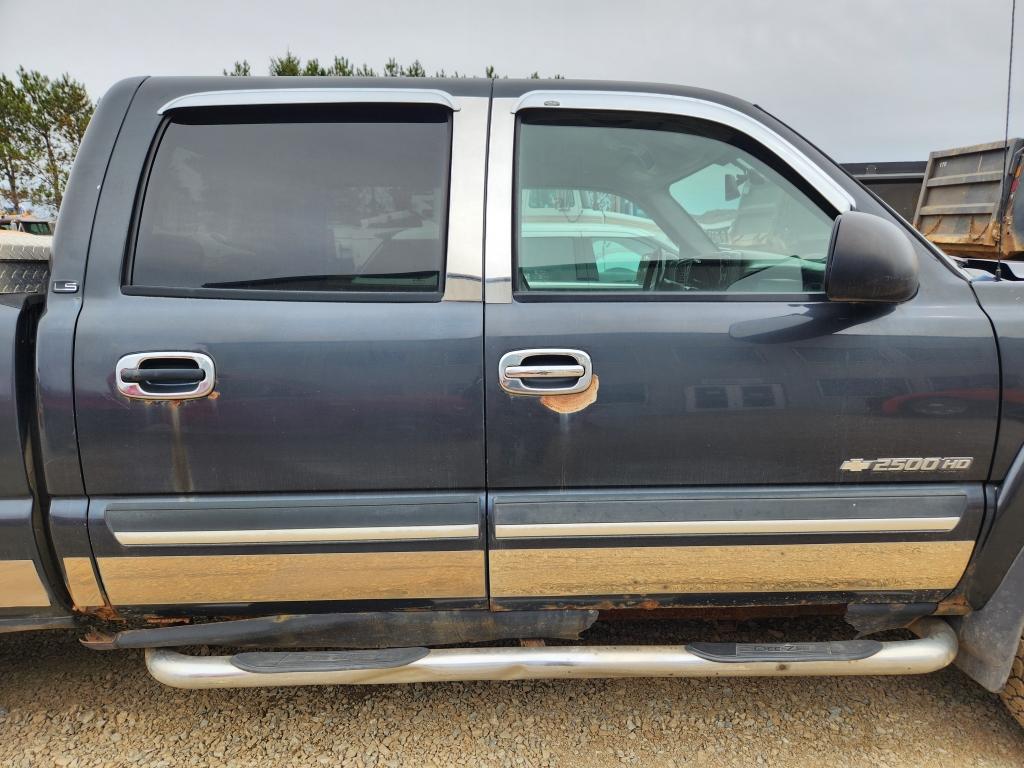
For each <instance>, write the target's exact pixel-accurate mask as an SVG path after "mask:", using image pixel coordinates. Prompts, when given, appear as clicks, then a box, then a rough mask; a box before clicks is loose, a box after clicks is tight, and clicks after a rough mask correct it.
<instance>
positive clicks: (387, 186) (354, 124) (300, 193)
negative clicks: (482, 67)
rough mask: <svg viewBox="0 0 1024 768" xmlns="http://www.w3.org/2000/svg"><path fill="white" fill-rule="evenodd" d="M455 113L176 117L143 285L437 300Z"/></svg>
mask: <svg viewBox="0 0 1024 768" xmlns="http://www.w3.org/2000/svg"><path fill="white" fill-rule="evenodd" d="M450 143H451V142H450V130H449V118H448V114H447V113H446V112H445V111H444V110H441V109H439V108H433V107H405V106H402V107H398V106H387V107H371V106H367V105H360V106H358V107H356V106H351V105H345V106H331V107H312V108H307V107H295V106H292V107H288V108H252V107H250V108H241V109H238V108H236V109H232V110H219V109H216V110H194V111H193V112H192V113H191V114H188V113H185V114H175V115H174V117H173V119H172V121H171V122H170V123H169V124H168V125H167V126H166V130H165V132H164V134H163V138H162V139H161V140H160V144H159V147H158V149H157V152H156V156H155V157H154V159H153V163H152V168H151V171H150V174H149V180H148V183H147V186H146V191H145V197H144V201H143V203H142V209H141V214H140V216H139V221H138V226H137V239H136V247H135V257H134V261H133V266H132V274H131V283H133V284H134V285H138V286H152V287H164V288H193V289H194V288H200V289H220V290H225V289H229V290H230V289H236V290H254V289H262V290H277V291H281V290H287V291H401V292H435V293H436V292H437V291H439V290H440V288H441V272H442V270H443V263H444V241H445V226H446V225H445V221H446V208H447V186H448V163H449V160H448V157H449V150H450Z"/></svg>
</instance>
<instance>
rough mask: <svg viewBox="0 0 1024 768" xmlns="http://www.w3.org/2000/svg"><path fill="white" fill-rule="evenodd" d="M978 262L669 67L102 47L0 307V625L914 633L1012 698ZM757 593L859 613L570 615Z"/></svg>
mask: <svg viewBox="0 0 1024 768" xmlns="http://www.w3.org/2000/svg"><path fill="white" fill-rule="evenodd" d="M1018 277H1019V275H1018V273H1017V272H1015V271H1014V270H1013V269H1012V268H1010V267H1008V266H1007V265H1005V264H1004V265H1002V266H1001V267H999V268H998V269H996V268H993V269H991V270H988V271H986V270H984V269H981V268H978V267H976V266H969V267H965V266H964V265H963V264H962V263H960V262H957V261H955V260H952V259H950V258H948V257H947V256H945V255H944V254H942V253H941V252H940V251H938V250H936V249H935V248H934V246H932V245H930V244H929V243H928V242H927V241H926V240H924V238H923V237H921V236H920V235H918V234H916V233H915V232H914V231H913V230H912V229H911V228H910V227H909V225H907V224H906V223H905V222H903V221H902V220H900V219H899V218H898V217H896V216H894V215H893V214H892V213H890V211H889V210H888V209H887V208H885V207H884V206H883V205H882V204H881V203H879V202H878V201H877V200H876V198H874V197H873V196H872V195H870V194H869V193H868V192H866V191H865V190H864V189H863V188H862V187H860V186H859V185H858V184H857V183H856V182H855V181H853V180H852V179H851V178H850V177H849V176H847V175H846V174H845V173H844V172H843V171H842V170H841V169H840V168H839V167H838V166H837V165H836V164H835V163H833V162H832V161H831V160H829V159H828V158H827V157H825V156H824V155H823V154H822V153H821V152H820V151H818V150H817V149H816V148H815V147H814V146H813V145H811V144H810V143H808V142H807V141H806V140H805V139H803V138H801V137H800V136H799V135H798V134H796V133H795V132H794V131H792V130H791V129H790V128H788V127H786V126H785V125H784V124H782V123H781V122H780V121H778V120H777V119H775V118H774V117H772V116H771V115H769V114H767V113H766V112H764V111H762V110H760V109H759V108H757V107H754V106H751V105H749V104H746V103H744V102H742V101H739V100H737V99H734V98H730V97H727V96H723V95H720V94H716V93H711V92H708V91H703V90H696V89H690V88H681V87H675V86H663V85H642V84H622V83H607V82H600V83H595V82H573V81H565V80H557V81H552V82H538V81H535V80H531V81H513V80H496V81H493V82H491V81H487V80H436V81H431V80H423V79H416V80H401V79H387V80H354V79H348V78H345V79H338V80H331V79H322V78H316V79H301V78H270V79H261V78H224V79H221V78H212V79H211V78H136V79H131V80H125V81H123V82H120V83H118V84H117V85H115V86H114V87H113V89H112V90H111V91H110V92H109V93H108V94H107V96H106V97H105V98H104V99H103V100H102V101H101V102H100V106H99V108H98V110H97V112H96V115H95V117H94V118H93V121H92V123H91V125H90V127H89V129H88V132H87V134H86V137H85V140H84V143H83V145H82V149H81V152H80V153H79V156H78V158H77V160H76V164H75V167H74V171H73V173H72V177H71V180H70V183H69V187H68V190H67V194H66V196H65V201H64V206H63V209H62V211H61V225H60V227H59V228H58V230H57V233H56V237H55V242H54V247H53V256H52V273H51V275H50V281H49V285H48V290H47V292H46V294H45V295H31V294H12V295H8V296H6V297H5V298H4V300H3V305H2V308H0V328H2V332H0V343H2V344H3V345H5V346H4V347H3V349H4V353H3V355H2V356H0V360H2V361H3V363H2V370H0V382H2V391H0V427H2V429H0V451H2V453H3V463H2V464H0V466H2V468H3V472H2V474H0V484H2V495H3V501H2V503H0V507H2V517H0V521H2V522H0V524H2V526H3V529H4V530H3V536H2V537H0V547H2V549H0V556H2V558H3V560H2V562H0V605H2V606H3V607H2V608H0V612H2V618H0V625H2V626H3V628H4V629H5V630H7V631H15V630H26V629H39V628H44V627H62V628H67V627H75V628H78V629H79V630H80V631H81V632H82V633H83V642H85V643H86V645H88V646H90V647H92V648H96V649H113V648H143V649H145V650H146V663H147V665H148V668H149V670H150V671H151V672H152V674H153V675H154V676H156V677H157V678H158V679H159V680H161V681H163V682H165V683H168V684H170V685H174V686H179V687H186V688H188V687H198V688H202V687H230V686H271V685H302V684H320V683H390V682H409V681H432V680H480V679H522V678H576V677H629V676H656V675H658V676H727V675H736V676H743V675H843V674H912V673H922V672H928V671H932V670H935V669H939V668H941V667H944V666H946V665H948V664H950V663H951V662H953V661H954V658H955V659H956V660H957V662H958V663H959V664H960V665H961V666H962V667H963V668H964V669H965V670H966V671H967V672H968V674H970V675H971V676H972V677H974V678H975V679H977V680H979V681H980V682H981V683H982V684H983V685H985V686H986V687H988V688H989V689H991V690H1001V689H1003V688H1004V686H1005V687H1006V691H1007V694H1006V696H1007V700H1008V701H1010V702H1011V704H1012V706H1014V707H1015V708H1016V709H1015V712H1016V714H1017V716H1018V717H1020V716H1021V707H1020V704H1021V699H1020V698H1019V693H1020V692H1021V688H1020V686H1021V685H1022V681H1021V679H1020V664H1021V663H1022V662H1021V660H1020V658H1019V651H1018V644H1019V641H1020V637H1021V625H1022V623H1024V589H1022V587H1024V556H1022V555H1021V554H1020V552H1021V547H1022V544H1024V508H1022V507H1024V490H1022V484H1024V453H1022V452H1021V446H1022V445H1024V407H1022V402H1024V395H1022V387H1024V315H1022V313H1021V310H1020V306H1021V299H1022V297H1024V283H1022V282H1021V281H1020V280H1019V279H1018ZM793 606H800V607H801V608H802V609H803V610H807V608H806V606H811V607H812V608H813V609H814V610H817V609H819V608H820V610H821V612H822V613H825V612H833V611H836V610H837V609H838V610H843V611H845V615H846V617H847V619H848V621H849V622H850V623H851V624H853V625H854V627H856V628H857V630H858V631H859V632H860V634H861V636H860V637H859V638H858V639H854V640H848V639H836V640H835V641H832V642H800V640H801V638H800V637H796V636H794V637H787V638H785V641H784V642H776V643H772V644H758V645H743V644H739V645H737V644H708V643H692V642H691V643H686V642H685V639H683V641H682V642H681V643H680V644H678V645H671V646H601V645H588V644H587V629H588V628H589V627H590V626H591V624H593V622H594V621H595V620H596V619H597V618H598V617H599V615H600V612H613V613H614V612H615V611H620V610H626V609H629V610H634V611H636V610H640V611H644V612H645V614H646V615H649V616H658V615H664V614H668V615H677V614H676V613H675V611H678V610H679V609H688V610H690V609H692V610H702V611H707V612H708V614H709V615H713V614H714V612H715V611H716V610H717V609H721V608H728V609H729V610H731V611H737V610H742V609H745V608H751V609H756V610H759V611H762V612H763V611H764V610H766V609H767V610H778V611H779V612H786V611H788V610H792V607H793ZM900 627H909V628H910V629H911V630H913V632H914V633H916V634H917V638H916V639H915V638H914V636H913V635H900V636H901V637H908V638H910V639H903V640H887V641H885V642H879V641H876V640H875V639H873V638H872V637H871V635H872V634H873V633H875V632H878V631H881V630H887V629H893V628H900ZM573 638H580V639H579V640H578V642H576V643H570V644H565V643H559V644H556V645H541V644H538V643H537V642H528V643H524V644H520V645H515V644H514V643H509V642H506V641H515V640H530V641H536V640H548V639H558V640H565V639H573ZM196 645H207V646H213V647H215V648H217V647H220V648H223V649H232V650H231V651H224V652H222V653H219V654H218V653H215V654H214V655H207V656H192V655H189V654H187V653H184V652H182V649H184V648H185V647H188V646H196ZM236 650H237V652H236ZM1015 655H1017V656H1018V661H1017V662H1016V664H1017V666H1013V667H1012V665H1013V664H1014V657H1015ZM1011 667H1012V671H1013V675H1014V676H1013V677H1011ZM1008 679H1009V682H1007V681H1008ZM1014 697H1017V698H1014Z"/></svg>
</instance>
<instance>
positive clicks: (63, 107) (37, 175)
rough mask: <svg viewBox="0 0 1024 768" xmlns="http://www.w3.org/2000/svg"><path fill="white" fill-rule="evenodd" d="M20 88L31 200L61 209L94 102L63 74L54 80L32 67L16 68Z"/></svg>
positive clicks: (77, 84)
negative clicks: (26, 142) (29, 173)
mask: <svg viewBox="0 0 1024 768" xmlns="http://www.w3.org/2000/svg"><path fill="white" fill-rule="evenodd" d="M18 81H19V84H20V90H21V92H22V94H23V95H24V99H25V101H26V103H27V105H28V109H27V111H26V112H25V113H24V114H25V120H24V123H23V126H24V130H25V131H26V133H27V136H28V140H29V146H30V147H31V155H30V158H29V167H30V168H31V170H32V172H33V174H34V183H33V185H32V186H31V187H30V189H29V197H30V199H31V200H32V202H33V203H36V204H41V205H49V206H53V207H54V208H58V209H59V208H60V205H61V202H62V201H63V199H64V187H65V185H66V184H67V181H68V176H69V175H70V173H71V165H72V163H73V162H74V159H75V155H76V154H77V152H78V147H79V146H81V143H82V137H83V136H84V135H85V128H86V126H87V125H88V124H89V120H90V119H91V118H92V113H93V103H92V101H91V100H90V98H89V94H88V93H87V92H86V90H85V86H84V85H82V84H81V83H79V82H78V81H76V80H72V79H71V77H70V76H69V75H68V74H66V73H65V74H63V75H61V76H60V78H59V79H57V80H51V79H50V78H49V77H47V76H46V75H44V74H42V73H41V72H37V71H35V70H26V69H25V68H24V67H19V68H18Z"/></svg>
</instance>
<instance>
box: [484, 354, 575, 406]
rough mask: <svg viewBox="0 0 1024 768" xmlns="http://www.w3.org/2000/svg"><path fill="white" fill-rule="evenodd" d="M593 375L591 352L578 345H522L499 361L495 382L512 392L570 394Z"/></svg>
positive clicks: (519, 393) (522, 393)
mask: <svg viewBox="0 0 1024 768" xmlns="http://www.w3.org/2000/svg"><path fill="white" fill-rule="evenodd" d="M593 378H594V366H593V364H592V363H591V360H590V355H588V354H587V353H586V352H581V351H580V350H578V349H521V350H517V351H515V352H508V353H506V354H504V355H502V356H501V360H499V361H498V383H499V384H501V388H502V389H504V390H505V391H506V392H510V393H511V394H513V395H538V396H540V395H570V394H572V393H573V392H582V391H583V390H585V389H586V388H587V387H589V386H590V382H591V381H593ZM531 382H534V383H531Z"/></svg>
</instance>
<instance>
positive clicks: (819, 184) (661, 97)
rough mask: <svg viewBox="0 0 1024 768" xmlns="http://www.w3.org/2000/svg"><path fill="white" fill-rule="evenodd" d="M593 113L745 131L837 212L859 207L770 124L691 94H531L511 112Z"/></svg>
mask: <svg viewBox="0 0 1024 768" xmlns="http://www.w3.org/2000/svg"><path fill="white" fill-rule="evenodd" d="M537 108H540V109H592V110H602V109H603V110H611V111H615V112H654V113H658V114H669V115H680V116H683V117H695V118H699V119H701V120H708V121H710V122H713V123H719V124H721V125H726V126H728V127H730V128H733V129H735V130H737V131H740V132H741V133H745V134H746V135H747V136H749V137H750V138H752V139H754V140H755V141H757V142H758V143H759V144H762V145H763V146H764V147H766V148H767V149H769V150H771V151H772V152H773V153H774V154H775V155H777V156H778V157H779V159H781V160H782V161H783V162H784V163H786V165H788V166H789V167H790V168H792V169H793V170H794V171H796V173H797V174H799V175H800V176H801V178H804V179H806V180H807V182H808V183H809V184H810V185H811V186H812V187H814V189H815V190H816V191H817V192H818V193H819V194H820V195H821V196H822V197H824V198H825V199H826V200H827V201H828V203H829V205H831V206H832V208H833V209H834V211H835V213H837V214H839V213H845V212H846V211H850V210H853V209H854V208H855V207H856V201H855V200H854V199H853V196H852V195H851V194H850V193H849V192H847V191H846V190H845V189H843V187H842V185H841V184H839V182H837V181H836V180H835V179H833V178H832V177H831V176H829V174H828V173H826V172H825V171H824V170H823V169H822V168H821V167H820V166H818V165H817V164H816V163H814V161H812V160H811V159H810V158H809V157H808V156H807V155H805V154H804V153H803V152H801V151H800V150H799V149H797V148H796V147H795V146H793V144H792V143H790V142H789V141H787V140H786V139H785V138H783V137H782V136H780V135H779V134H778V133H776V132H775V131H773V130H772V129H771V128H769V127H768V126H767V125H765V124H764V123H762V122H761V121H760V120H757V119H756V118H754V117H751V116H750V115H747V114H744V113H743V112H740V111H739V110H737V109H733V108H732V107H727V106H725V105H724V104H719V103H717V102H714V101H707V100H705V99H695V98H693V97H691V96H672V95H669V94H661V93H630V92H623V91H530V92H529V93H525V94H523V96H522V97H521V98H520V99H519V101H518V102H517V103H516V105H515V107H514V108H513V109H512V112H513V114H516V113H518V112H520V111H522V110H524V109H537Z"/></svg>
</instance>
